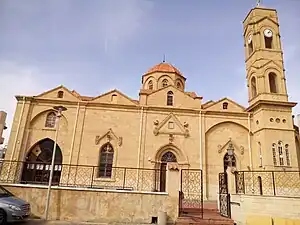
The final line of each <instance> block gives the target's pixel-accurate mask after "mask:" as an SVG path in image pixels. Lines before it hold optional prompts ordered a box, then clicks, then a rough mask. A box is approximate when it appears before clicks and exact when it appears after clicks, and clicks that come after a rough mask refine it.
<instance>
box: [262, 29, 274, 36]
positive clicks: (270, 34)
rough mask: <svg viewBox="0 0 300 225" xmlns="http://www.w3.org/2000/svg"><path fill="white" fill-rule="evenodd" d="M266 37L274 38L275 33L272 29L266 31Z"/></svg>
mask: <svg viewBox="0 0 300 225" xmlns="http://www.w3.org/2000/svg"><path fill="white" fill-rule="evenodd" d="M264 35H265V36H266V37H272V36H273V32H272V31H271V30H270V29H265V31H264Z"/></svg>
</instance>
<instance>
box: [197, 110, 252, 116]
mask: <svg viewBox="0 0 300 225" xmlns="http://www.w3.org/2000/svg"><path fill="white" fill-rule="evenodd" d="M202 114H206V115H219V116H225V117H226V116H235V117H248V116H249V113H248V112H224V111H222V112H221V111H202Z"/></svg>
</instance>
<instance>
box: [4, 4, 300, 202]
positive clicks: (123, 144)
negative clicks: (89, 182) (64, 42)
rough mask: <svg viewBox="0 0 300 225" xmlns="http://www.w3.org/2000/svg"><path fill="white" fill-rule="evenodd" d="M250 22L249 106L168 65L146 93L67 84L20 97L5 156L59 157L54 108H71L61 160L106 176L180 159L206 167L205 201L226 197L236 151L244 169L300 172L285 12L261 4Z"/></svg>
mask: <svg viewBox="0 0 300 225" xmlns="http://www.w3.org/2000/svg"><path fill="white" fill-rule="evenodd" d="M243 24H244V48H245V63H246V76H245V78H246V80H247V86H248V90H249V95H248V100H249V105H248V106H247V107H244V106H241V105H239V104H238V103H236V102H235V101H233V100H231V99H228V98H223V99H220V100H219V101H208V102H203V101H202V97H201V96H198V95H197V94H196V93H195V92H187V91H186V89H185V82H186V78H185V76H184V75H183V74H182V73H181V72H180V70H179V69H177V68H175V67H174V66H172V65H171V64H169V63H166V62H162V63H159V64H158V65H155V66H154V67H152V68H151V69H150V70H148V71H147V72H146V73H145V74H143V75H142V78H141V79H142V86H141V89H140V91H139V99H138V100H135V99H131V98H129V97H128V96H126V95H125V94H123V93H122V92H120V91H118V90H112V91H110V92H108V93H104V94H102V95H100V96H96V97H90V96H82V95H80V94H79V93H77V92H76V91H70V90H69V89H67V88H66V87H64V86H59V87H57V88H54V89H52V90H49V91H46V92H44V93H42V94H39V95H37V96H16V98H17V107H16V111H15V115H14V120H13V125H12V129H11V134H10V139H9V144H8V149H7V152H6V157H5V160H18V161H27V162H45V163H49V162H51V154H52V148H53V145H54V144H53V140H54V139H55V130H56V128H55V120H56V111H55V110H54V109H53V106H58V105H62V106H64V107H66V108H67V110H66V111H65V112H63V115H62V117H61V118H60V125H59V133H58V139H57V143H58V150H57V153H56V159H55V162H56V164H72V165H92V166H98V171H97V172H96V174H95V176H97V178H99V179H104V180H109V179H110V178H111V176H112V170H113V168H115V167H130V168H158V169H162V170H164V169H166V163H167V162H174V163H177V164H178V166H179V168H185V169H186V168H191V169H192V168H194V169H201V170H202V171H203V184H204V186H203V187H204V190H203V191H204V198H205V199H208V200H216V199H217V193H218V174H219V173H220V172H223V171H224V170H226V168H227V167H228V157H229V156H228V149H229V148H230V149H233V152H234V155H233V158H232V161H230V162H231V164H230V166H232V167H234V168H235V169H236V170H247V171H248V170H290V169H293V170H295V169H298V168H299V164H298V163H299V135H298V131H297V130H296V129H295V128H296V127H294V123H293V118H292V108H293V107H294V106H295V105H296V103H293V102H289V100H288V93H287V87H286V78H285V72H284V65H283V56H282V54H283V52H282V47H281V40H280V32H279V24H278V17H277V13H276V10H273V9H265V8H260V7H256V8H254V9H252V10H251V11H250V12H249V14H248V15H247V17H246V19H245V20H244V22H243ZM241 85H242V84H241ZM58 170H59V169H58ZM161 177H163V175H162V176H161ZM160 191H165V190H164V187H161V190H160Z"/></svg>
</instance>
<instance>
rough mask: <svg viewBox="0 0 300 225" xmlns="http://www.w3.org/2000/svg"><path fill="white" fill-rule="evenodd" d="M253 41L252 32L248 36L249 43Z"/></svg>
mask: <svg viewBox="0 0 300 225" xmlns="http://www.w3.org/2000/svg"><path fill="white" fill-rule="evenodd" d="M251 41H252V34H250V35H249V37H248V44H250V43H251Z"/></svg>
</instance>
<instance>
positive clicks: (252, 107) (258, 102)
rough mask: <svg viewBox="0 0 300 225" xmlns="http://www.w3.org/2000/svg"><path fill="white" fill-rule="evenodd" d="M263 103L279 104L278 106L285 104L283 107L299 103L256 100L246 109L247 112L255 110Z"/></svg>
mask: <svg viewBox="0 0 300 225" xmlns="http://www.w3.org/2000/svg"><path fill="white" fill-rule="evenodd" d="M262 105H272V106H274V105H277V106H283V107H290V108H292V107H294V106H296V105H297V103H296V102H280V101H268V100H259V101H257V102H255V103H254V104H253V105H251V106H249V107H248V108H247V109H246V110H247V112H249V111H252V110H254V109H255V108H257V107H259V106H262Z"/></svg>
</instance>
